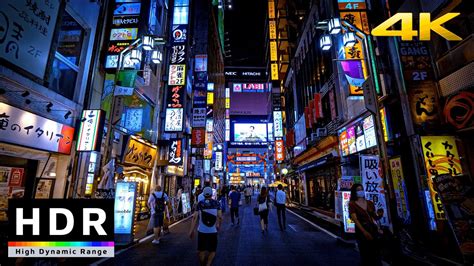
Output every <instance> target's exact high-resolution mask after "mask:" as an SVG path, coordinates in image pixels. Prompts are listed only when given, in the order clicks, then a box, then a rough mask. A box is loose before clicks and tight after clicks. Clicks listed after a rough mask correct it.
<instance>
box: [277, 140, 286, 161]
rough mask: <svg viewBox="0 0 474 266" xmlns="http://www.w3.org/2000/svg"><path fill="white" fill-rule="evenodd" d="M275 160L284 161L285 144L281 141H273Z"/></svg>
mask: <svg viewBox="0 0 474 266" xmlns="http://www.w3.org/2000/svg"><path fill="white" fill-rule="evenodd" d="M275 160H277V161H283V160H285V143H284V142H283V140H281V139H278V140H275Z"/></svg>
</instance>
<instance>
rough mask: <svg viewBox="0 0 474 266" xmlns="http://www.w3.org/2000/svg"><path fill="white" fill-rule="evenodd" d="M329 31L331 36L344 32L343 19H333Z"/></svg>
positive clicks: (330, 21)
mask: <svg viewBox="0 0 474 266" xmlns="http://www.w3.org/2000/svg"><path fill="white" fill-rule="evenodd" d="M328 29H329V33H330V34H338V33H339V32H341V30H342V26H341V19H340V18H332V19H330V20H329V23H328Z"/></svg>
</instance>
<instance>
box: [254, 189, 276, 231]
mask: <svg viewBox="0 0 474 266" xmlns="http://www.w3.org/2000/svg"><path fill="white" fill-rule="evenodd" d="M271 206H272V205H271V201H270V196H269V195H268V190H267V188H266V187H262V189H261V190H260V195H258V198H257V207H258V215H259V216H260V226H261V228H262V235H264V234H265V232H266V233H268V213H269V212H270V210H271Z"/></svg>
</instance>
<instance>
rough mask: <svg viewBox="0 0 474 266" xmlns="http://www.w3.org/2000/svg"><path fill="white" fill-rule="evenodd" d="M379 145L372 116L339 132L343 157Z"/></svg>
mask: <svg viewBox="0 0 474 266" xmlns="http://www.w3.org/2000/svg"><path fill="white" fill-rule="evenodd" d="M376 145H377V136H376V134H375V127H374V118H373V116H372V115H370V116H367V117H365V118H363V119H359V120H357V121H356V122H354V123H352V124H351V125H350V126H348V127H346V128H343V129H341V130H339V149H340V151H341V153H342V156H347V155H349V154H354V153H356V152H360V151H363V150H365V149H368V148H371V147H374V146H376Z"/></svg>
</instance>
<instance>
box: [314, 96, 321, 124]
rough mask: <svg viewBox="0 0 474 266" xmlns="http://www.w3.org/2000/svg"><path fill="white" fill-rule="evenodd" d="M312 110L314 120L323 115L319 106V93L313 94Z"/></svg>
mask: <svg viewBox="0 0 474 266" xmlns="http://www.w3.org/2000/svg"><path fill="white" fill-rule="evenodd" d="M314 111H315V114H316V120H317V119H319V118H322V117H323V108H322V106H321V93H315V94H314Z"/></svg>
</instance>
